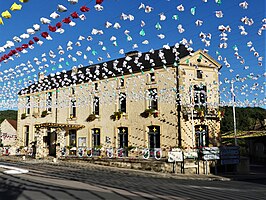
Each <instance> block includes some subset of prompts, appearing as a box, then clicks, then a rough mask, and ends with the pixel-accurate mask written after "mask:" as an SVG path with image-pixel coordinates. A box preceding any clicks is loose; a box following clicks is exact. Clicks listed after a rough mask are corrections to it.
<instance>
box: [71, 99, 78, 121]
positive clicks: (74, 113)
mask: <svg viewBox="0 0 266 200" xmlns="http://www.w3.org/2000/svg"><path fill="white" fill-rule="evenodd" d="M76 103H77V102H76V99H71V106H70V118H75V117H77V107H76Z"/></svg>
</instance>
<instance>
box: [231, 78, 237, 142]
mask: <svg viewBox="0 0 266 200" xmlns="http://www.w3.org/2000/svg"><path fill="white" fill-rule="evenodd" d="M231 93H232V103H233V118H234V136H235V146H237V138H236V108H235V107H236V104H235V93H234V81H231Z"/></svg>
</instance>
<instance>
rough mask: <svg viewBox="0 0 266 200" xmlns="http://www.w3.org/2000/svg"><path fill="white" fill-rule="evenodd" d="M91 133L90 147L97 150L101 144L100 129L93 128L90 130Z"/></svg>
mask: <svg viewBox="0 0 266 200" xmlns="http://www.w3.org/2000/svg"><path fill="white" fill-rule="evenodd" d="M91 133H92V147H93V148H98V147H99V146H100V144H101V140H100V129H99V128H94V129H92V130H91Z"/></svg>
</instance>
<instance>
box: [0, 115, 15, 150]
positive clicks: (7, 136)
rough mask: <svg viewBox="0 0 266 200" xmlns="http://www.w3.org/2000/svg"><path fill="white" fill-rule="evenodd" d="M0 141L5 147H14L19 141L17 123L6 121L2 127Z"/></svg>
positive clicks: (0, 128)
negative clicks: (17, 140)
mask: <svg viewBox="0 0 266 200" xmlns="http://www.w3.org/2000/svg"><path fill="white" fill-rule="evenodd" d="M0 130H1V131H0V139H1V142H2V145H3V146H10V147H13V146H15V145H16V139H17V121H16V120H11V119H5V120H4V121H3V122H2V123H1V125H0Z"/></svg>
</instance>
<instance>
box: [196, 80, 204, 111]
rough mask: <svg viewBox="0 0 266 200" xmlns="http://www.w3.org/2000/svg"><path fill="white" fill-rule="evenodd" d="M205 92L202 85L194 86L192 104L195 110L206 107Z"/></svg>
mask: <svg viewBox="0 0 266 200" xmlns="http://www.w3.org/2000/svg"><path fill="white" fill-rule="evenodd" d="M206 103H207V90H206V86H204V85H194V104H195V108H202V107H206Z"/></svg>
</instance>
